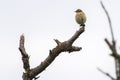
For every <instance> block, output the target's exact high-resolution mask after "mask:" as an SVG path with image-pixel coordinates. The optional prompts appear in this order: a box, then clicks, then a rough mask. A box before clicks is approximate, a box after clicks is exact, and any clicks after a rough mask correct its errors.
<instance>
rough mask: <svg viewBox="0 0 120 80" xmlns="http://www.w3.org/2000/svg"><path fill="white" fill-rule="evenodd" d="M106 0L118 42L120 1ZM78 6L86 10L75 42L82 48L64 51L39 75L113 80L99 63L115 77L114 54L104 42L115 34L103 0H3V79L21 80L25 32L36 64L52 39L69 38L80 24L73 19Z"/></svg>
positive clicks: (58, 79)
mask: <svg viewBox="0 0 120 80" xmlns="http://www.w3.org/2000/svg"><path fill="white" fill-rule="evenodd" d="M103 3H104V5H105V7H106V9H107V10H108V12H109V14H110V17H111V20H112V24H113V29H114V34H115V39H116V40H117V44H118V45H117V47H119V46H120V45H119V44H120V36H119V35H120V27H119V26H120V24H119V21H120V20H119V19H120V15H119V14H120V10H119V7H120V1H119V0H106V1H103ZM78 8H80V9H82V10H83V11H84V12H85V14H86V16H87V22H86V27H85V32H84V33H83V34H82V35H81V36H80V37H79V38H78V39H77V40H76V41H75V42H74V45H76V46H81V47H82V48H83V49H82V50H81V51H79V52H73V53H71V54H69V53H67V52H64V53H61V54H60V55H59V56H58V57H57V58H56V59H55V61H54V62H53V63H52V64H51V65H50V66H49V67H48V68H47V69H46V70H45V71H44V72H42V73H41V74H40V75H39V76H40V78H39V79H38V80H65V79H66V80H110V79H109V78H108V77H106V76H105V75H103V74H102V73H101V72H99V71H98V70H97V69H96V68H97V67H100V68H101V69H103V70H104V71H106V72H108V73H110V74H111V75H112V76H114V77H115V73H114V72H115V70H114V60H113V58H112V57H110V56H109V54H110V50H109V48H108V46H107V45H106V44H105V42H104V38H106V37H107V38H108V39H110V40H111V36H110V30H109V24H108V21H107V17H106V14H105V13H104V11H103V9H102V7H101V5H100V3H99V0H0V54H1V56H0V64H1V66H0V80H22V73H23V71H24V70H23V67H22V66H23V64H22V61H21V54H20V52H19V50H18V47H19V37H20V35H21V34H22V33H24V35H25V47H26V51H27V53H28V54H29V55H30V65H31V67H35V66H37V65H38V64H40V63H41V61H43V60H44V59H45V58H46V57H47V56H48V54H49V50H50V49H53V48H54V47H55V46H56V43H55V42H54V41H53V39H59V40H60V41H65V40H68V39H69V38H70V37H71V36H72V35H73V34H74V33H75V32H76V30H78V29H79V25H78V24H77V23H76V22H75V19H74V17H75V12H74V11H75V10H76V9H78ZM118 51H119V49H118Z"/></svg>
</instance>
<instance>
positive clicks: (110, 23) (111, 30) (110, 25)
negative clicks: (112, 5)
mask: <svg viewBox="0 0 120 80" xmlns="http://www.w3.org/2000/svg"><path fill="white" fill-rule="evenodd" d="M100 3H101V6H102V8H103V10H104V11H105V13H106V16H107V18H108V22H109V27H110V32H111V36H112V41H114V40H115V39H114V33H113V29H112V22H111V19H110V16H109V14H108V11H107V10H106V8H105V6H104V5H103V3H102V1H100Z"/></svg>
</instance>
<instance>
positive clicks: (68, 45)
mask: <svg viewBox="0 0 120 80" xmlns="http://www.w3.org/2000/svg"><path fill="white" fill-rule="evenodd" d="M83 32H84V27H81V28H80V29H79V30H78V31H76V33H75V34H74V35H73V36H72V37H71V38H70V39H68V40H67V41H64V42H60V41H59V40H57V39H55V42H56V43H57V46H56V47H55V48H53V49H52V50H50V51H49V55H48V57H47V58H46V59H45V60H44V61H43V62H41V63H40V65H38V66H36V67H35V68H30V65H29V56H28V54H27V53H26V51H25V47H24V42H25V38H24V35H21V36H20V45H19V50H20V52H21V55H22V62H23V68H24V69H25V72H24V73H23V80H32V79H37V78H39V77H36V76H37V75H38V74H40V73H41V72H42V71H44V70H45V69H46V68H47V67H48V66H49V65H50V64H51V63H52V62H53V61H54V60H55V58H56V57H57V56H58V55H59V54H60V53H61V52H69V53H71V52H74V51H80V50H81V49H82V48H81V47H76V46H72V44H73V42H74V41H75V40H76V39H77V38H78V37H79V36H80V35H81V34H82V33H83Z"/></svg>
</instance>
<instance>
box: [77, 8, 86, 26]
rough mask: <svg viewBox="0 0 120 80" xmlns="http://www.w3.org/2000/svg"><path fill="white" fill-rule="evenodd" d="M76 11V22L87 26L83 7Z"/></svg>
mask: <svg viewBox="0 0 120 80" xmlns="http://www.w3.org/2000/svg"><path fill="white" fill-rule="evenodd" d="M75 12H76V15H75V20H76V22H77V23H78V24H80V26H85V22H86V15H85V13H84V12H83V11H82V10H81V9H77V10H76V11H75Z"/></svg>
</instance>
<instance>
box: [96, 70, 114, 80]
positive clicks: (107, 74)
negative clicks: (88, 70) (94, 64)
mask: <svg viewBox="0 0 120 80" xmlns="http://www.w3.org/2000/svg"><path fill="white" fill-rule="evenodd" d="M97 69H98V70H99V71H100V72H101V73H103V74H105V75H106V76H108V77H109V78H111V80H116V79H115V78H113V77H112V76H111V75H110V74H109V73H106V72H104V71H103V70H101V69H100V68H97Z"/></svg>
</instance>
